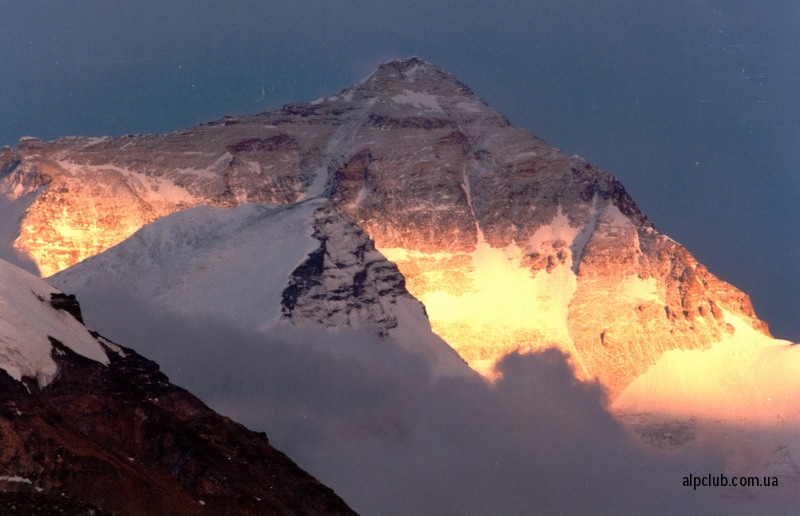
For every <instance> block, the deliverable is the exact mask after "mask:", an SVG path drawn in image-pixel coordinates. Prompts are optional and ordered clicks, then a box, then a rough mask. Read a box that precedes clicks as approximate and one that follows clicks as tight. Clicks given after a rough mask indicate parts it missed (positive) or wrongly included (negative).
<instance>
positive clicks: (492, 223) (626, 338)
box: [0, 58, 767, 396]
mask: <svg viewBox="0 0 800 516" xmlns="http://www.w3.org/2000/svg"><path fill="white" fill-rule="evenodd" d="M3 156H4V157H3V160H4V164H3V165H2V167H3V168H2V170H3V171H4V172H3V174H4V175H3V177H2V178H0V181H1V183H2V184H0V188H3V192H4V193H5V194H6V197H7V198H8V199H19V198H22V197H23V196H25V195H27V196H29V197H26V199H29V203H30V207H29V208H28V210H27V212H26V214H25V216H24V217H23V218H22V219H21V225H20V228H19V236H18V238H17V239H16V241H15V243H14V245H15V246H16V248H17V249H19V250H20V251H21V252H23V253H26V254H27V255H29V256H31V257H33V259H34V260H35V261H36V262H37V263H38V264H39V267H40V268H41V270H42V272H43V274H44V275H47V274H50V273H52V272H55V271H57V270H60V269H63V268H64V267H67V266H69V265H71V264H73V263H75V262H77V261H78V260H81V259H83V258H85V257H87V256H90V255H92V254H94V253H97V252H99V251H101V250H103V249H105V248H107V247H108V246H110V245H112V244H114V243H116V242H119V241H121V240H123V239H124V238H126V237H127V236H129V235H130V234H131V233H132V232H133V231H135V230H136V229H137V228H138V227H139V226H141V225H142V224H143V223H145V222H148V221H151V220H154V219H156V218H158V217H161V216H163V215H164V214H166V213H168V212H170V211H174V210H177V209H181V208H186V207H189V206H195V205H200V204H210V205H215V206H232V205H235V204H238V203H242V202H268V203H293V202H298V201H302V200H306V199H309V198H315V197H325V198H328V199H330V200H331V201H332V202H333V203H334V204H335V205H337V206H338V207H339V208H340V209H341V210H342V211H343V212H344V213H345V214H346V215H347V216H349V217H350V218H351V219H352V220H354V221H355V222H357V223H358V224H359V225H360V226H361V228H363V229H364V230H365V231H366V233H367V234H368V235H369V236H370V237H371V238H372V239H373V240H374V242H375V246H376V247H377V248H378V250H380V251H381V252H383V253H384V254H385V255H386V256H387V257H388V258H389V259H391V260H393V261H394V262H395V263H396V264H397V265H398V267H399V268H400V271H401V272H402V273H403V274H404V275H405V277H406V280H407V288H408V290H409V291H410V292H411V293H412V294H413V295H415V296H416V297H417V298H418V299H419V300H421V301H422V302H423V303H424V304H425V306H426V308H427V313H428V316H429V317H430V321H431V325H432V327H433V329H434V331H436V332H437V333H438V334H439V335H441V336H442V337H443V338H444V339H445V340H446V341H447V342H448V343H449V344H451V345H452V346H453V347H454V348H455V349H456V350H457V351H458V352H459V353H460V354H461V355H462V356H463V357H464V358H465V359H466V360H467V361H468V362H469V363H470V365H472V366H473V367H474V368H476V369H477V370H478V371H480V372H482V373H483V374H485V375H486V376H490V377H491V376H492V375H493V365H494V364H495V362H496V361H497V360H498V359H500V358H501V357H502V356H504V355H505V354H506V353H508V352H510V351H513V350H523V351H524V350H531V349H538V348H542V347H547V346H558V347H560V348H562V349H564V350H566V351H568V352H570V353H571V355H572V357H573V363H574V365H575V368H576V370H577V371H578V372H579V373H580V375H581V376H582V377H584V378H587V379H591V378H594V377H597V378H599V379H600V381H601V382H602V383H603V384H604V385H606V386H607V387H608V388H609V389H610V392H611V394H612V396H614V395H616V394H617V393H619V392H620V391H621V390H622V389H623V388H624V387H625V386H626V385H628V384H629V383H630V382H631V381H632V380H633V379H634V378H635V377H636V376H638V375H639V374H641V373H642V372H644V371H646V370H647V369H648V368H649V367H650V366H652V365H653V364H654V363H655V362H656V361H657V360H658V358H659V357H660V356H661V355H662V354H663V353H664V351H666V350H670V349H705V348H707V347H708V346H710V345H711V343H713V342H717V341H720V340H721V339H723V338H725V337H726V336H728V335H729V334H730V333H731V332H733V331H735V330H734V329H733V327H732V326H731V325H729V324H728V323H727V322H726V321H725V319H724V318H723V317H722V313H723V310H727V311H729V312H731V313H733V314H736V315H737V316H738V317H740V318H741V319H742V320H744V321H746V323H747V324H749V325H750V326H751V327H753V328H755V329H757V330H759V331H761V332H762V333H765V334H766V333H767V329H766V326H765V325H764V323H762V322H761V321H759V320H758V319H757V318H756V316H755V314H754V312H753V310H752V307H751V305H750V302H749V300H748V298H747V296H746V295H745V294H743V293H742V292H740V291H738V290H737V289H736V288H734V287H732V286H730V285H728V284H726V283H724V282H723V281H721V280H719V279H717V278H716V277H715V276H713V275H712V274H711V273H710V272H708V271H707V270H706V269H705V268H704V267H703V266H702V265H701V264H698V263H697V261H696V260H695V259H694V258H693V257H692V256H691V254H690V253H689V252H688V251H687V250H686V249H684V248H683V247H682V246H680V245H679V244H677V243H676V242H674V241H673V240H671V239H669V238H668V237H666V236H664V235H661V234H659V233H658V232H657V231H655V230H654V229H653V227H652V226H651V224H650V223H649V222H648V220H647V218H646V217H645V215H644V214H643V213H642V212H641V211H640V210H639V209H638V207H637V206H636V205H635V203H634V202H633V200H632V199H631V198H630V196H629V195H628V194H627V192H626V191H625V189H624V188H623V187H622V185H621V184H620V183H619V182H618V181H617V180H616V179H614V178H613V177H612V176H610V175H608V174H606V173H605V172H603V171H601V170H599V169H597V168H596V167H594V166H592V165H591V164H589V163H587V162H586V161H584V160H583V159H581V158H579V157H576V156H569V155H567V154H565V153H563V152H561V151H559V150H557V149H554V148H552V147H550V146H548V145H547V144H546V143H545V142H543V141H542V140H540V139H538V138H536V137H534V136H532V135H531V134H530V133H527V132H526V131H523V130H521V129H518V128H515V127H513V126H511V125H510V124H509V123H508V121H507V119H506V118H505V117H504V116H503V115H502V114H500V113H499V112H497V111H495V110H493V109H492V108H490V107H489V106H488V105H486V104H485V103H484V102H483V101H481V100H480V99H479V98H478V97H476V96H475V95H474V94H473V93H472V92H471V91H470V90H469V88H468V87H466V86H465V85H463V84H461V83H460V82H458V81H457V80H456V79H455V78H454V77H453V76H451V75H450V74H448V73H447V72H444V71H443V70H441V69H439V68H436V67H435V66H433V65H430V64H429V63H426V62H424V61H422V60H420V59H417V58H411V59H405V60H399V61H393V62H390V63H386V64H384V65H381V66H380V67H379V68H378V69H377V70H376V71H375V73H373V75H371V76H370V77H368V78H367V79H366V80H364V81H363V82H362V83H360V84H358V85H356V86H354V87H352V88H348V89H345V90H343V91H342V92H340V93H339V94H338V95H335V96H332V97H327V98H321V99H317V100H315V101H312V102H308V103H302V104H293V105H289V106H285V107H284V108H282V109H280V110H277V111H272V112H266V113H261V114H258V115H253V116H239V117H227V118H224V119H222V120H219V121H216V122H212V123H209V124H205V125H201V126H198V127H195V128H192V129H189V130H186V131H181V132H178V133H172V134H168V135H164V136H127V137H122V138H113V139H111V138H107V139H79V138H78V139H75V138H73V139H64V140H59V141H56V142H49V143H45V142H40V141H38V140H31V139H29V140H24V141H23V142H21V144H20V147H19V148H18V149H17V150H15V151H9V150H6V151H5V153H4V154H3Z"/></svg>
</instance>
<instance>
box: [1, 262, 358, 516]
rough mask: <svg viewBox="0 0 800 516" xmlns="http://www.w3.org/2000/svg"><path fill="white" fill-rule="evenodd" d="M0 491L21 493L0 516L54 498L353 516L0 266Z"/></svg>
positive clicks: (56, 297) (111, 507) (40, 285)
mask: <svg viewBox="0 0 800 516" xmlns="http://www.w3.org/2000/svg"><path fill="white" fill-rule="evenodd" d="M0 491H3V492H6V491H11V492H20V494H19V495H17V496H16V497H11V496H10V495H9V496H5V497H4V498H3V504H4V505H3V507H4V510H8V511H10V512H8V513H9V514H22V513H26V514H27V512H24V511H25V510H26V507H30V508H31V510H33V509H32V508H33V507H36V504H38V506H39V509H38V510H39V511H46V510H47V509H44V508H42V507H54V508H57V507H58V506H59V504H57V503H55V501H57V497H66V498H62V499H63V500H64V501H63V503H61V506H62V510H63V507H73V508H74V509H73V510H78V508H81V507H82V508H83V509H82V510H87V511H89V510H92V507H94V508H102V509H104V510H105V511H111V512H113V513H115V514H187V515H188V514H193V515H195V514H196V515H200V514H265V513H272V512H276V513H287V514H288V513H292V514H296V513H316V514H333V513H341V514H352V512H351V511H350V510H349V509H348V507H347V506H346V505H345V504H344V502H343V501H342V500H341V499H340V498H339V497H338V496H336V494H335V493H334V492H333V491H331V490H330V489H328V488H326V487H325V486H323V485H321V484H320V483H319V482H318V481H316V480H315V479H314V478H313V477H311V476H310V475H308V474H307V473H305V472H304V471H302V470H301V469H300V468H299V467H298V466H297V465H295V464H294V463H293V462H292V461H291V460H290V459H288V458H287V457H286V456H285V455H283V454H282V453H280V452H279V451H277V450H276V449H274V448H273V447H272V446H271V445H270V444H269V442H268V441H267V439H266V437H265V436H264V434H258V433H255V432H251V431H249V430H247V429H245V428H244V427H243V426H241V425H239V424H237V423H234V422H233V421H231V420H230V419H227V418H224V417H222V416H220V415H218V414H216V413H215V412H213V411H212V410H210V409H209V408H208V407H206V406H205V405H204V404H203V403H202V402H200V401H199V400H198V399H197V398H195V397H194V396H192V395H191V394H189V393H188V392H187V391H185V390H183V389H180V388H178V387H176V386H174V385H172V384H171V383H170V382H169V380H168V379H167V377H166V376H164V375H163V374H161V373H160V372H159V368H158V366H157V365H156V364H155V363H153V362H151V361H149V360H147V359H145V358H143V357H141V356H140V355H138V354H137V353H135V352H134V351H133V350H131V349H128V348H125V347H122V346H119V345H117V344H114V343H113V342H111V341H109V340H107V339H105V338H103V337H102V336H100V335H98V334H96V333H94V332H92V331H90V330H88V329H87V328H86V327H85V326H84V325H83V324H82V322H81V311H80V307H79V305H78V303H77V301H76V300H75V298H74V296H68V295H65V294H63V293H61V292H59V291H57V290H56V289H54V288H53V287H51V286H50V285H48V284H47V283H45V282H44V281H43V280H42V279H40V278H37V277H35V276H34V275H32V274H30V273H28V272H25V271H23V270H21V269H19V268H17V267H15V266H13V265H11V264H9V263H7V262H5V261H1V260H0ZM54 500H55V501H54ZM34 502H35V504H34ZM26 504H28V505H26ZM42 504H44V505H42ZM86 504H91V506H89V505H86ZM14 508H16V509H14ZM4 513H5V512H4ZM35 513H36V514H43V513H44V512H35ZM76 513H77V512H76ZM31 514H33V512H31ZM87 514H91V512H87Z"/></svg>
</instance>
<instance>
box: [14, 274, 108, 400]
mask: <svg viewBox="0 0 800 516" xmlns="http://www.w3.org/2000/svg"><path fill="white" fill-rule="evenodd" d="M0 285H1V286H2V287H0V288H2V290H1V291H0V368H2V369H3V370H5V371H6V372H7V373H8V374H9V375H10V376H11V377H12V378H14V379H15V380H21V379H22V378H23V377H25V378H36V380H37V382H38V383H39V385H40V386H45V385H47V384H49V383H50V382H51V381H52V379H53V378H54V377H55V375H56V373H57V366H56V363H55V361H54V360H53V358H52V356H51V353H52V351H53V345H52V344H51V343H50V340H49V339H48V337H52V338H54V339H56V340H58V341H59V342H61V343H62V344H64V345H65V346H67V347H68V348H70V349H71V350H72V351H74V352H76V353H78V354H79V355H82V356H84V357H86V358H89V359H91V360H94V361H96V362H100V363H101V364H108V362H109V361H108V357H107V356H106V354H105V352H104V350H103V348H102V346H101V345H100V343H99V342H97V340H96V339H95V338H94V337H92V335H91V334H90V333H89V331H88V330H87V329H86V327H85V326H84V325H83V324H81V323H80V322H78V321H77V320H76V319H75V318H74V317H73V316H72V315H70V314H69V313H67V312H65V311H64V310H56V309H55V308H53V307H52V306H51V305H50V294H52V293H54V292H58V291H57V290H56V289H55V288H53V287H51V286H50V285H48V284H47V283H46V282H45V281H44V280H42V279H41V278H38V277H37V276H34V275H33V274H30V273H28V272H25V271H23V270H22V269H19V268H17V267H15V266H13V265H11V264H9V263H7V262H5V261H0Z"/></svg>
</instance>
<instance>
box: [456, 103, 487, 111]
mask: <svg viewBox="0 0 800 516" xmlns="http://www.w3.org/2000/svg"><path fill="white" fill-rule="evenodd" d="M456 109H458V110H459V111H464V112H466V113H482V112H483V111H485V110H486V108H485V107H484V106H483V105H482V104H481V103H479V102H475V101H469V102H467V101H464V100H462V101H460V102H457V103H456Z"/></svg>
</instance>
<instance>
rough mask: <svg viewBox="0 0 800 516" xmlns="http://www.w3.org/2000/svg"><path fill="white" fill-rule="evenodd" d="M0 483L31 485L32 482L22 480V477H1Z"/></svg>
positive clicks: (25, 479)
mask: <svg viewBox="0 0 800 516" xmlns="http://www.w3.org/2000/svg"><path fill="white" fill-rule="evenodd" d="M0 482H17V483H20V484H33V482H31V481H30V479H27V478H23V477H17V476H14V477H9V476H1V477H0Z"/></svg>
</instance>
